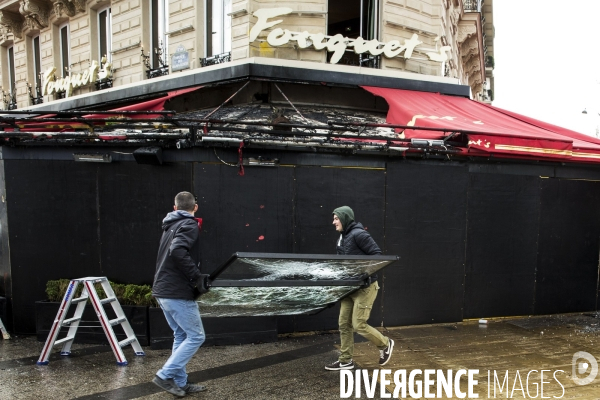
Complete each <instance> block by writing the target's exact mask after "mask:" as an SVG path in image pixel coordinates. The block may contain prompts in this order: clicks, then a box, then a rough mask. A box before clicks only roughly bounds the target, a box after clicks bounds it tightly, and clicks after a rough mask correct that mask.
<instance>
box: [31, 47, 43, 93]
mask: <svg viewBox="0 0 600 400" xmlns="http://www.w3.org/2000/svg"><path fill="white" fill-rule="evenodd" d="M31 50H32V51H33V74H34V78H33V81H34V82H35V86H36V87H39V88H41V87H42V49H41V46H40V37H39V35H38V36H35V37H34V38H32V39H31Z"/></svg>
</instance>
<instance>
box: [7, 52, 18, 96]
mask: <svg viewBox="0 0 600 400" xmlns="http://www.w3.org/2000/svg"><path fill="white" fill-rule="evenodd" d="M7 54H8V79H9V82H8V87H9V89H10V93H11V94H12V93H13V92H14V91H15V87H16V80H17V73H16V71H15V48H14V46H10V47H9V48H8V52H7Z"/></svg>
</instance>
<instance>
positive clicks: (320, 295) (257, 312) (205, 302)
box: [197, 286, 358, 317]
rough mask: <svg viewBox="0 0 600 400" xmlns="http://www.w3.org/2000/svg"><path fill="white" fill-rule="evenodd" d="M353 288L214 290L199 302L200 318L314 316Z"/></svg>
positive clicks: (353, 288)
mask: <svg viewBox="0 0 600 400" xmlns="http://www.w3.org/2000/svg"><path fill="white" fill-rule="evenodd" d="M356 289H358V287H356V286H317V287H315V286H312V287H309V286H298V287H213V288H211V289H210V290H209V291H208V293H206V294H204V295H202V296H201V297H200V298H199V299H198V301H197V302H198V307H199V308H200V313H201V314H202V316H203V317H208V316H213V317H216V316H218V317H240V316H269V315H298V314H313V313H316V312H317V311H320V310H322V309H324V308H325V307H327V306H328V305H330V304H333V303H335V302H336V301H338V300H339V299H340V298H342V297H344V296H346V295H348V294H350V293H352V292H353V291H355V290H356Z"/></svg>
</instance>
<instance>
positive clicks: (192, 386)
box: [181, 382, 206, 393]
mask: <svg viewBox="0 0 600 400" xmlns="http://www.w3.org/2000/svg"><path fill="white" fill-rule="evenodd" d="M181 389H183V391H184V392H186V393H198V392H204V391H205V390H206V386H204V385H201V384H199V383H189V382H188V383H186V384H185V386H182V387H181Z"/></svg>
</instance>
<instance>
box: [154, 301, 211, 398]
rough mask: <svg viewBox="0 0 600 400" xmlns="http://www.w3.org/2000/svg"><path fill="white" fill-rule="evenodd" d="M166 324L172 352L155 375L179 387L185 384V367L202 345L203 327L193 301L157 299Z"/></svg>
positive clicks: (196, 306)
mask: <svg viewBox="0 0 600 400" xmlns="http://www.w3.org/2000/svg"><path fill="white" fill-rule="evenodd" d="M156 301H158V304H160V307H161V308H162V310H163V312H164V314H165V317H166V318H167V322H168V323H169V326H170V327H171V329H173V335H174V339H175V340H174V341H173V352H172V353H171V357H169V359H168V360H167V362H166V363H165V365H163V367H162V368H161V369H160V370H159V371H158V372H157V373H156V375H157V376H158V377H159V378H161V379H170V378H173V380H174V381H175V383H176V384H177V385H178V386H179V387H182V386H185V384H186V383H187V372H186V370H185V366H186V365H187V363H188V362H189V361H190V360H191V359H192V357H193V356H194V354H196V352H197V351H198V349H199V348H200V346H202V343H204V339H205V335H204V327H203V326H202V320H201V319H200V311H199V310H198V304H197V303H196V302H195V301H194V300H183V299H164V298H157V299H156Z"/></svg>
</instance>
